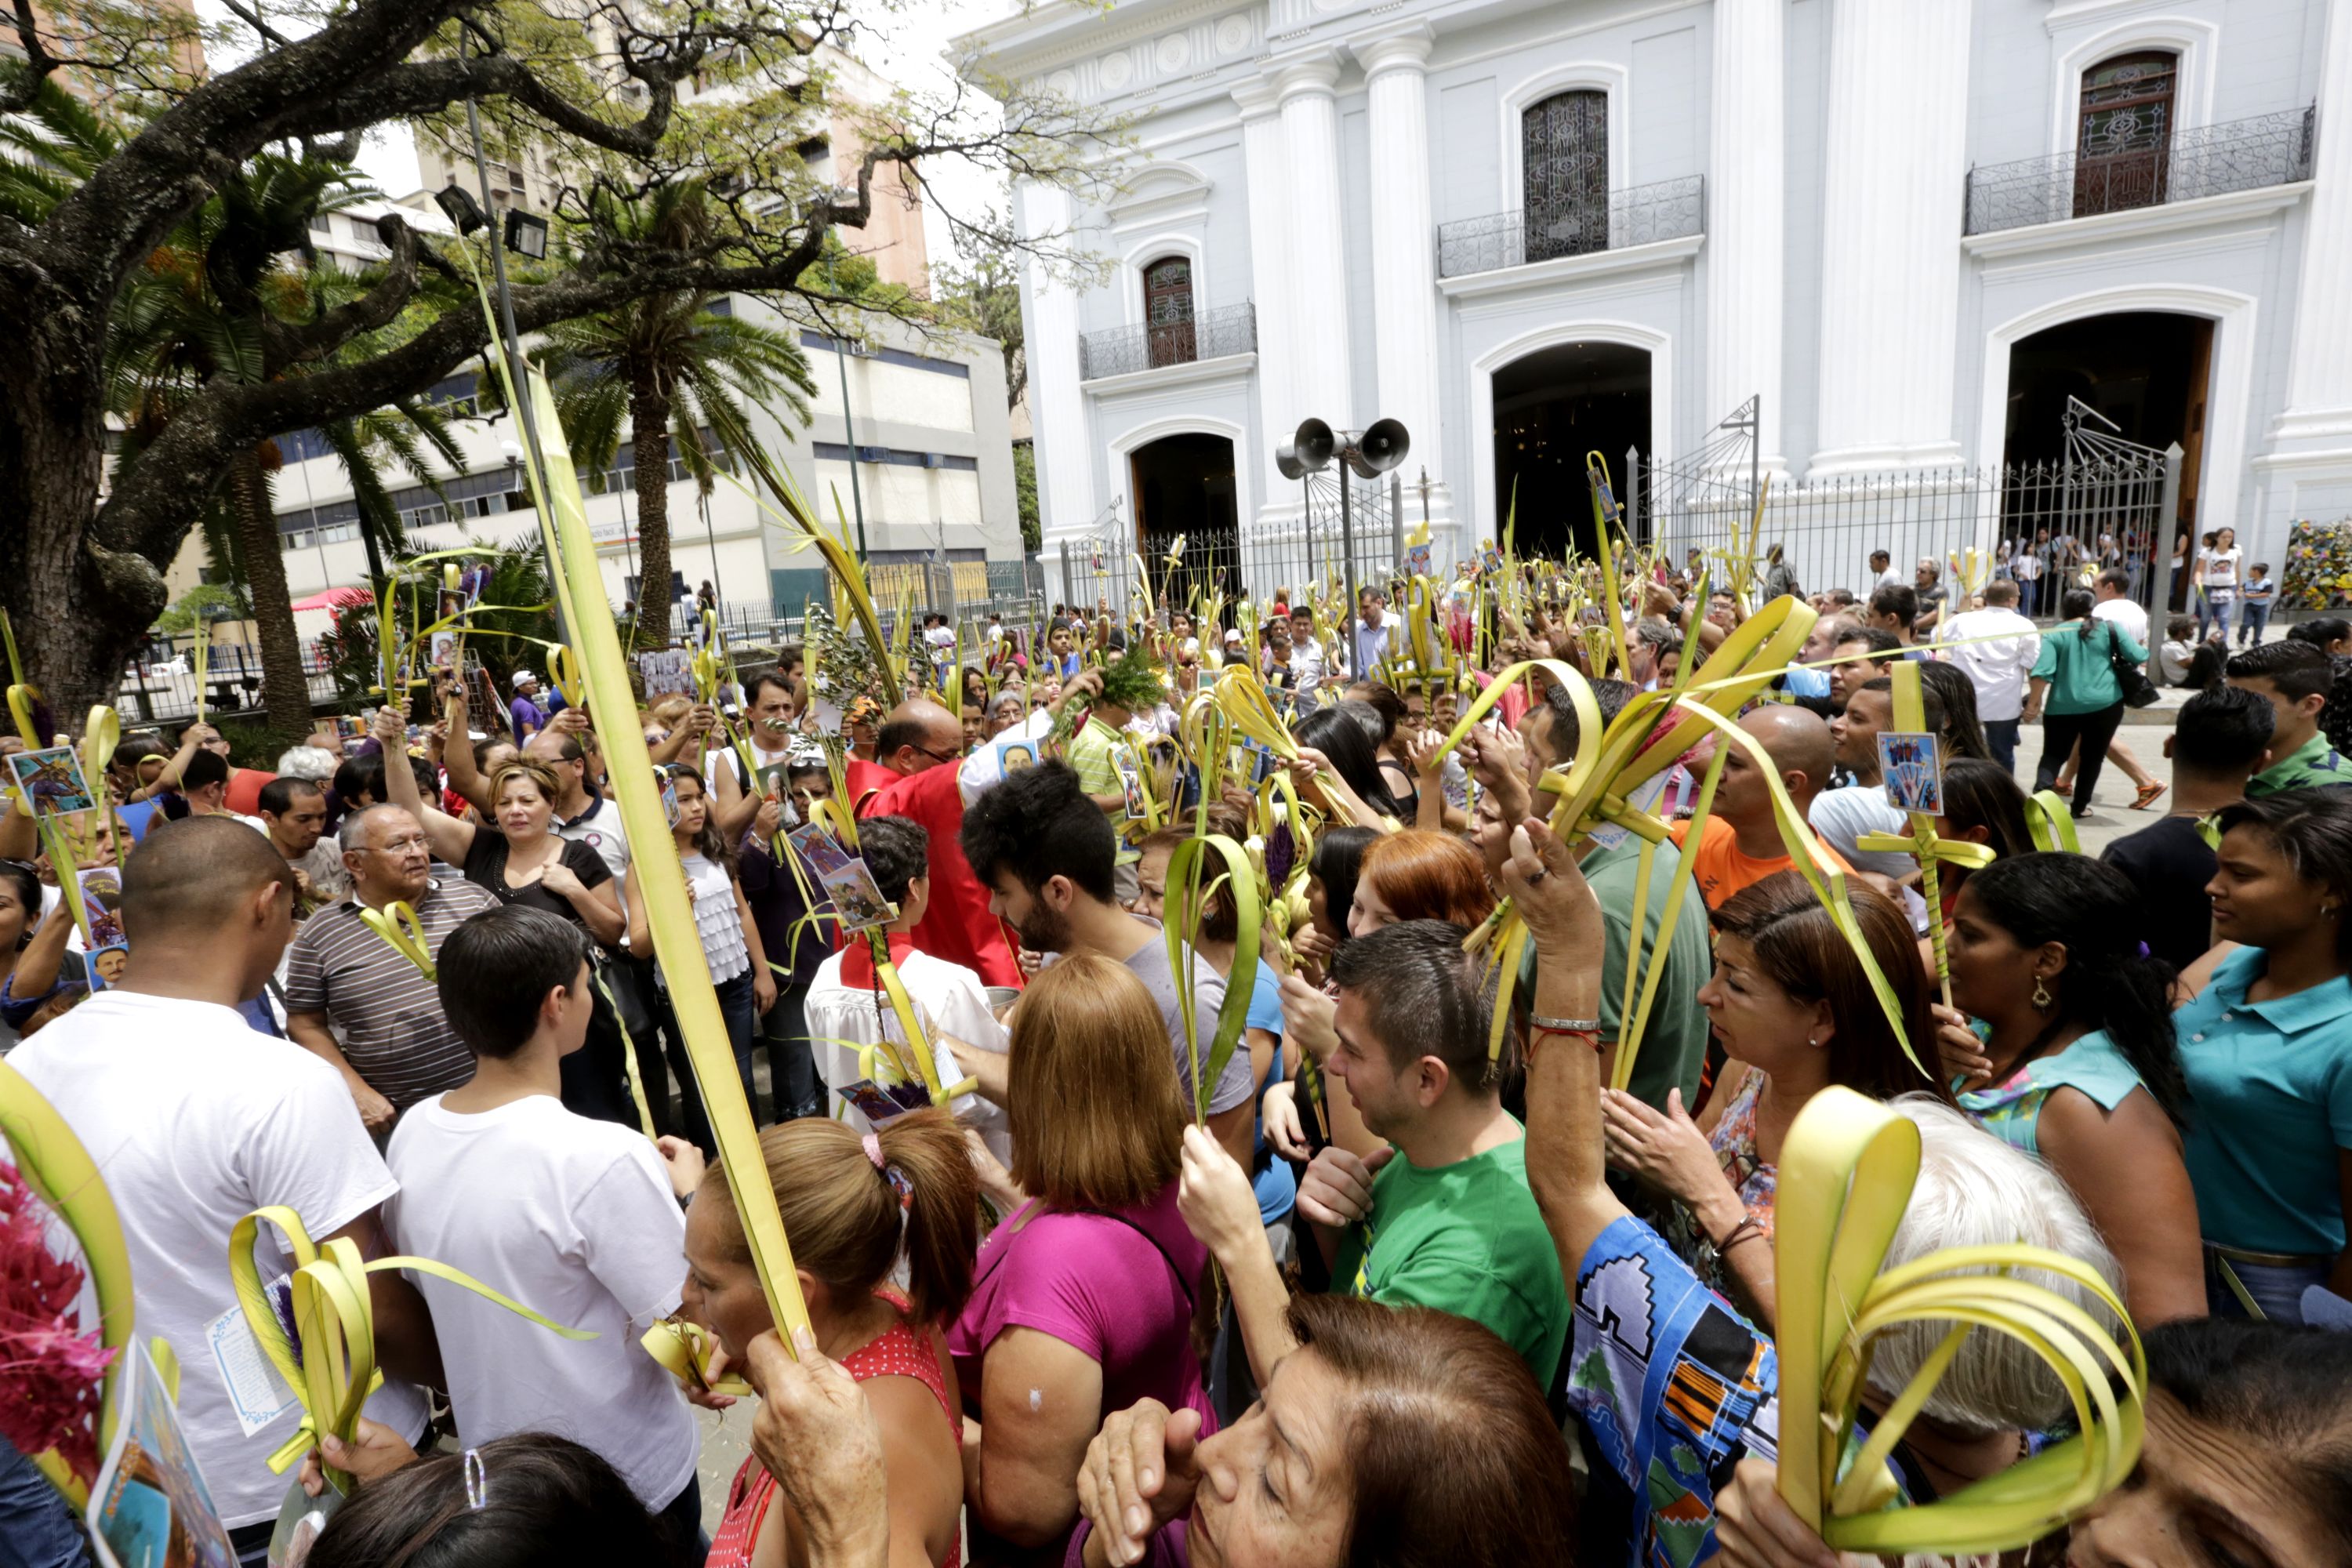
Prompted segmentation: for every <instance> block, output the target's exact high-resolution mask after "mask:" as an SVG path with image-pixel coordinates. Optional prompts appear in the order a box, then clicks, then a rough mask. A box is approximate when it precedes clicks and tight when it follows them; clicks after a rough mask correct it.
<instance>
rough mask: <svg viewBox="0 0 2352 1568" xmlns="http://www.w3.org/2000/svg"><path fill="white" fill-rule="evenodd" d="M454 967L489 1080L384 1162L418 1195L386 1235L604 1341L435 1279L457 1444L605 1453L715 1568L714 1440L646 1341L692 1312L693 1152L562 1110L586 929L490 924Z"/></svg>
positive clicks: (478, 1079)
mask: <svg viewBox="0 0 2352 1568" xmlns="http://www.w3.org/2000/svg"><path fill="white" fill-rule="evenodd" d="M437 967H438V969H439V971H440V974H439V982H438V984H439V989H440V993H441V1007H442V1011H443V1012H444V1013H445V1014H446V1016H447V1017H448V1020H449V1024H450V1026H451V1027H452V1028H454V1029H455V1030H456V1031H457V1034H458V1036H459V1037H461V1038H463V1039H464V1040H465V1042H466V1044H467V1046H468V1047H471V1048H472V1050H473V1052H474V1058H475V1069H474V1079H473V1081H472V1082H471V1083H468V1084H467V1085H466V1086H465V1087H464V1088H462V1089H451V1090H449V1091H448V1092H447V1093H446V1094H441V1095H436V1096H435V1097H434V1098H433V1099H431V1100H422V1101H419V1102H418V1103H417V1104H416V1105H415V1106H414V1107H412V1108H411V1109H410V1110H409V1112H408V1114H407V1115H406V1116H404V1117H403V1118H402V1119H401V1123H400V1127H399V1130H398V1131H395V1132H394V1134H393V1138H392V1146H391V1148H390V1150H389V1151H388V1152H387V1156H386V1157H387V1159H388V1160H389V1162H390V1163H391V1165H392V1168H393V1172H394V1175H395V1177H397V1176H398V1175H399V1173H402V1172H406V1173H407V1179H406V1181H405V1182H404V1183H403V1184H402V1186H401V1191H400V1195H399V1196H398V1197H397V1198H396V1199H394V1201H393V1203H392V1204H391V1205H388V1206H387V1207H386V1209H385V1211H384V1220H385V1225H386V1226H387V1227H388V1228H389V1229H390V1230H391V1232H392V1235H393V1237H394V1240H395V1242H396V1243H397V1244H398V1246H399V1247H400V1249H401V1251H403V1252H404V1253H407V1254H410V1255H413V1256H415V1257H419V1258H433V1259H435V1260H436V1261H438V1262H442V1263H446V1264H447V1265H449V1266H450V1267H451V1268H458V1269H462V1270H464V1271H465V1272H466V1273H467V1274H470V1275H472V1276H473V1277H474V1278H475V1279H479V1280H480V1281H482V1283H484V1284H486V1285H488V1286H489V1287H490V1288H491V1289H494V1290H498V1291H499V1292H501V1293H503V1294H505V1295H507V1296H509V1297H510V1298H512V1299H513V1300H517V1301H520V1302H522V1303H523V1304H524V1305H526V1306H528V1307H530V1308H531V1309H533V1310H536V1311H538V1312H541V1313H542V1314H543V1315H545V1316H546V1317H548V1318H549V1319H551V1320H552V1321H555V1322H558V1323H562V1324H564V1325H565V1326H566V1327H569V1328H575V1329H584V1330H588V1331H593V1333H594V1334H595V1335H596V1338H594V1339H593V1340H567V1339H563V1338H562V1337H560V1336H558V1335H555V1334H551V1333H550V1332H548V1331H546V1330H545V1329H542V1328H541V1327H539V1326H538V1325H536V1324H534V1323H531V1322H529V1321H525V1320H524V1319H522V1318H520V1317H517V1316H516V1315H515V1314H513V1313H512V1312H509V1311H508V1310H505V1309H504V1308H502V1307H499V1306H497V1305H495V1304H494V1303H492V1302H489V1301H487V1300H483V1299H482V1298H481V1297H480V1296H478V1295H476V1294H475V1293H474V1292H472V1291H470V1290H466V1289H460V1288H459V1287H457V1286H455V1285H451V1284H448V1283H447V1282H446V1281H444V1280H441V1279H435V1278H433V1277H431V1276H429V1275H428V1276H425V1277H422V1278H420V1279H417V1281H416V1283H417V1287H418V1289H421V1290H423V1291H424V1293H425V1304H426V1306H427V1307H428V1308H430V1309H431V1310H432V1313H433V1322H434V1327H435V1331H436V1335H437V1337H438V1338H439V1340H440V1342H441V1348H442V1357H441V1359H442V1366H443V1369H444V1370H445V1371H446V1373H447V1374H448V1389H449V1408H450V1412H451V1414H452V1415H454V1416H455V1417H456V1418H457V1433H458V1436H459V1437H460V1438H462V1439H463V1440H464V1441H465V1442H466V1443H467V1445H468V1446H469V1447H479V1446H480V1445H482V1444H484V1443H487V1442H488V1441H490V1440H491V1439H492V1438H494V1437H503V1436H509V1435H510V1434H513V1433H517V1432H552V1433H555V1434H556V1435H558V1436H564V1437H569V1438H571V1439H572V1440H573V1441H574V1442H577V1443H579V1444H581V1445H583V1447H589V1448H592V1449H593V1450H595V1451H596V1453H598V1454H599V1455H601V1456H603V1457H604V1458H605V1459H606V1460H607V1461H609V1462H610V1463H611V1464H612V1466H613V1468H614V1469H616V1470H618V1471H619V1472H620V1473H621V1476H622V1479H625V1480H626V1481H627V1482H628V1483H629V1489H630V1490H631V1491H633V1492H635V1494H636V1497H637V1500H638V1501H640V1502H642V1503H644V1504H645V1505H646V1508H647V1509H649V1510H652V1511H654V1512H655V1513H656V1514H658V1515H660V1516H661V1520H662V1522H663V1524H664V1526H665V1528H666V1529H667V1532H668V1534H669V1536H670V1539H671V1541H672V1542H673V1545H674V1547H675V1552H674V1554H673V1557H672V1561H673V1562H674V1563H680V1564H684V1563H700V1562H701V1561H702V1552H701V1550H700V1549H699V1547H700V1543H701V1541H702V1529H701V1519H702V1500H701V1488H700V1487H699V1486H698V1484H697V1481H696V1460H697V1458H698V1456H699V1454H700V1452H701V1440H700V1436H699V1434H698V1430H697V1428H696V1426H695V1424H694V1417H693V1415H692V1413H691V1412H690V1411H688V1409H687V1406H686V1401H685V1398H684V1396H683V1395H682V1394H680V1393H679V1391H678V1388H677V1384H676V1382H675V1381H674V1380H672V1378H671V1377H670V1375H669V1373H667V1372H665V1371H663V1370H662V1368H661V1366H660V1364H659V1363H656V1361H655V1360H654V1359H653V1358H652V1357H651V1356H650V1355H648V1354H646V1351H645V1348H644V1347H643V1346H642V1345H641V1344H639V1343H638V1338H639V1335H640V1334H642V1333H643V1331H645V1330H646V1328H647V1327H648V1326H650V1325H651V1324H653V1323H655V1322H656V1321H660V1320H661V1319H663V1318H665V1317H667V1316H668V1315H669V1314H670V1313H671V1312H673V1311H675V1310H677V1305H678V1300H679V1298H680V1297H681V1295H682V1294H683V1293H684V1289H685V1284H686V1217H685V1215H684V1213H683V1212H682V1211H681V1210H680V1208H679V1206H678V1200H679V1194H681V1193H690V1192H692V1191H693V1190H694V1183H695V1182H696V1181H698V1180H699V1179H700V1176H701V1173H702V1161H701V1157H700V1155H698V1153H696V1152H695V1151H694V1149H693V1148H692V1147H691V1146H690V1145H688V1144H685V1143H682V1142H679V1141H678V1140H677V1139H664V1140H663V1141H662V1146H661V1150H660V1152H658V1153H657V1152H656V1149H655V1145H653V1144H651V1143H648V1142H646V1140H645V1138H644V1137H643V1136H642V1135H641V1134H639V1133H638V1132H636V1131H635V1130H633V1129H630V1128H627V1127H623V1126H620V1125H618V1124H616V1123H614V1122H609V1121H591V1120H589V1119H588V1118H586V1117H583V1116H576V1115H574V1114H573V1113H572V1112H571V1111H569V1110H565V1109H564V1108H563V1102H562V1099H561V1095H562V1088H563V1079H562V1066H561V1064H562V1059H563V1058H564V1057H565V1056H567V1055H568V1054H570V1053H571V1052H572V1051H576V1050H578V1049H579V1048H580V1047H581V1044H582V1042H583V1041H584V1040H585V1039H586V1038H587V1033H588V1016H589V1013H590V1010H591V1008H592V1005H593V1002H592V997H593V992H592V991H591V990H590V989H589V976H588V962H587V952H586V950H585V949H584V948H583V945H582V943H581V940H580V936H579V933H578V932H577V931H575V930H574V929H573V927H572V925H571V924H570V923H569V922H567V921H562V920H558V919H557V918H556V917H554V916H553V915H551V914H548V913H547V912H546V911H544V910H533V909H528V908H524V907H521V906H519V905H505V906H501V907H500V908H498V909H494V910H484V911H483V912H482V913H480V914H478V915H476V916H474V917H473V918H472V919H470V920H468V921H466V922H465V923H464V924H463V925H461V926H459V927H458V928H457V930H456V931H451V932H450V933H449V935H448V938H447V940H446V941H445V942H443V943H442V946H441V952H440V955H439V958H438V960H437ZM666 1161H667V1162H668V1163H669V1168H668V1169H665V1168H664V1163H665V1162H666Z"/></svg>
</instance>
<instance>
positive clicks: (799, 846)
mask: <svg viewBox="0 0 2352 1568" xmlns="http://www.w3.org/2000/svg"><path fill="white" fill-rule="evenodd" d="M785 837H787V839H788V840H789V841H790V842H791V844H792V847H793V850H794V852H795V853H797V854H798V855H799V856H800V858H801V863H802V864H803V865H804V866H806V867H807V868H809V869H810V870H812V871H814V872H815V873H816V874H817V876H818V878H819V879H823V878H824V877H825V876H826V875H827V874H829V873H831V872H834V871H838V870H840V869H841V868H843V867H845V866H847V865H850V864H852V858H851V856H850V853H849V851H848V850H846V849H844V848H843V847H841V846H840V845H838V844H836V843H835V842H834V839H833V836H832V835H831V834H829V833H827V832H826V831H825V830H824V828H822V827H819V826H817V825H816V824H815V823H814V822H812V823H810V824H809V825H808V826H805V827H798V828H794V829H793V831H792V832H791V833H790V834H788V835H786V836H785Z"/></svg>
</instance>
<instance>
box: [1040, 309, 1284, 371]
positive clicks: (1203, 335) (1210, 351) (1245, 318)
mask: <svg viewBox="0 0 2352 1568" xmlns="http://www.w3.org/2000/svg"><path fill="white" fill-rule="evenodd" d="M1256 347H1257V307H1256V306H1255V304H1253V303H1251V302H1250V301H1248V300H1244V301H1243V302H1242V303H1240V304H1238V305H1222V306H1220V307H1218V308H1217V309H1216V310H1203V311H1202V312H1201V313H1200V314H1198V315H1196V316H1191V317H1187V318H1186V319H1184V320H1182V321H1166V322H1160V323H1158V324H1155V325H1141V326H1133V327H1111V328H1108V329H1106V330H1105V331H1099V332H1087V333H1084V334H1083V335H1081V336H1080V337H1079V339H1078V374H1079V377H1080V379H1082V380H1086V381H1094V380H1097V379H1099V378H1100V377H1103V376H1107V375H1127V374H1131V373H1133V372H1135V371H1139V370H1158V369H1160V368H1161V367H1162V366H1165V365H1171V364H1191V363H1193V362H1194V361H1196V360H1204V359H1223V358H1224V357H1225V356H1226V355H1227V354H1245V353H1251V352H1252V351H1253V350H1255V348H1256Z"/></svg>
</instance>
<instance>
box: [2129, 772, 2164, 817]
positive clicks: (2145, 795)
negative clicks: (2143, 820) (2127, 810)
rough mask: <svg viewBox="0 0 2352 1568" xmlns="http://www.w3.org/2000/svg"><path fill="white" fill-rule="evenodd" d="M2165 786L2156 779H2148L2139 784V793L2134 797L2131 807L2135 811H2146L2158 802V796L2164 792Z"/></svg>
mask: <svg viewBox="0 0 2352 1568" xmlns="http://www.w3.org/2000/svg"><path fill="white" fill-rule="evenodd" d="M2165 787H2166V786H2165V785H2164V784H2162V783H2160V782H2159V781H2158V780H2156V779H2150V780H2148V781H2147V783H2146V784H2142V785H2140V786H2139V794H2138V795H2135V796H2133V797H2132V803H2131V808H2132V809H2133V810H2134V811H2146V810H2147V808H2148V807H2149V806H2151V805H2155V804H2156V797H2157V796H2158V795H2162V794H2163V793H2164V791H2165Z"/></svg>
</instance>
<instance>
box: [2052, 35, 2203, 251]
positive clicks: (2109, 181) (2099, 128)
mask: <svg viewBox="0 0 2352 1568" xmlns="http://www.w3.org/2000/svg"><path fill="white" fill-rule="evenodd" d="M2179 79H2180V57H2179V56H2178V55H2176V54H2173V53H2171V52H2170V51H2168V50H2164V49H2138V50H2135V51H2133V52H2132V53H2130V54H2125V55H2117V56H2116V57H2115V58H2113V59H2106V60H2101V61H2100V62H2099V63H2098V64H2097V65H2095V66H2093V67H2092V68H2090V69H2088V70H2086V71H2084V73H2083V96H2082V109H2081V122H2080V126H2079V129H2078V132H2077V134H2076V137H2075V143H2074V216H2076V217H2091V216H2095V215H2097V214H2099V213H2113V212H2126V211H2129V210H2130V209H2131V208H2133V207H2150V206H2155V205H2158V204H2159V203H2161V202H2162V201H2163V200H2164V190H2165V178H2166V174H2167V172H2168V164H2169V163H2170V162H2171V153H2172V120H2173V98H2174V93H2175V91H2176V89H2177V88H2178V85H2179Z"/></svg>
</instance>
